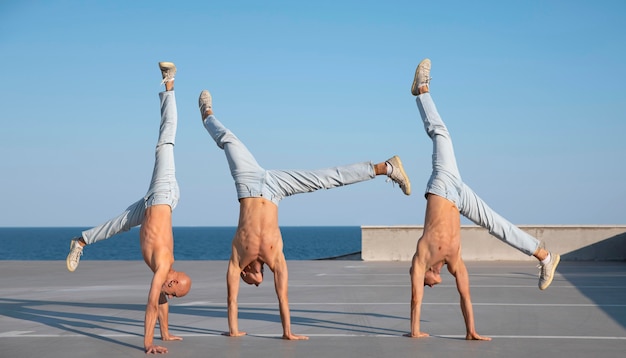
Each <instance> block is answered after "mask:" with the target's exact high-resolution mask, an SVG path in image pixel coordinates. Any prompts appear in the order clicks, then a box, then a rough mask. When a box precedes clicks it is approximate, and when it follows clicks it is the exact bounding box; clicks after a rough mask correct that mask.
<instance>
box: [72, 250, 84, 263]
mask: <svg viewBox="0 0 626 358" xmlns="http://www.w3.org/2000/svg"><path fill="white" fill-rule="evenodd" d="M81 256H83V250H82V249H75V250H72V254H71V255H70V260H71V261H77V259H78V258H79V257H81Z"/></svg>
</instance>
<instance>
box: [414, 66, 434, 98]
mask: <svg viewBox="0 0 626 358" xmlns="http://www.w3.org/2000/svg"><path fill="white" fill-rule="evenodd" d="M430 80H431V78H430V60H429V59H427V58H425V59H423V60H422V62H420V63H419V65H417V69H415V78H413V86H411V93H412V94H413V95H414V96H417V95H419V94H420V93H419V91H418V88H420V87H421V86H425V85H426V86H427V85H428V84H429V83H430Z"/></svg>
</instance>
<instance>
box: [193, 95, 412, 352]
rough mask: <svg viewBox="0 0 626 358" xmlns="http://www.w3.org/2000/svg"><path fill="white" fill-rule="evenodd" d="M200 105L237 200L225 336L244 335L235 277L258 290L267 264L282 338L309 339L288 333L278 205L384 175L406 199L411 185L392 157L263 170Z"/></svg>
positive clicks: (205, 99) (207, 102)
mask: <svg viewBox="0 0 626 358" xmlns="http://www.w3.org/2000/svg"><path fill="white" fill-rule="evenodd" d="M199 105H200V114H201V116H202V123H203V124H204V127H205V128H206V130H207V131H208V132H209V134H210V135H211V137H212V138H213V140H215V142H216V144H217V146H218V147H220V148H221V149H223V150H224V152H225V154H226V159H227V160H228V165H229V167H230V172H231V175H232V176H233V179H234V180H235V187H236V189H237V196H238V199H239V223H238V227H237V231H236V233H235V237H234V238H233V242H232V255H231V258H230V262H229V264H228V271H227V274H226V284H227V289H228V327H229V332H228V333H225V335H228V336H234V337H236V336H242V335H245V334H246V333H245V332H242V331H240V330H239V326H238V322H237V316H238V314H237V313H238V311H237V310H238V307H237V296H238V294H239V278H240V277H241V279H242V280H243V281H244V282H246V283H247V284H250V285H256V286H258V285H259V284H261V282H262V281H263V267H264V265H267V267H269V269H270V270H272V272H273V273H274V288H275V290H276V296H277V297H278V304H279V310H280V319H281V322H282V325H283V338H284V339H290V340H292V339H293V340H300V339H308V337H305V336H299V335H295V334H293V333H292V332H291V318H290V314H289V301H288V297H287V281H288V273H287V262H286V261H285V255H284V254H283V240H282V237H281V233H280V229H279V227H278V203H279V201H280V200H281V199H283V198H285V197H287V196H290V195H294V194H299V193H307V192H312V191H315V190H318V189H330V188H335V187H338V186H343V185H349V184H353V183H358V182H362V181H366V180H370V179H373V178H374V177H375V176H376V175H387V176H388V177H389V179H390V180H392V181H393V182H395V183H397V184H399V186H400V188H401V189H402V191H403V192H404V194H406V195H409V194H410V193H411V183H410V182H409V178H408V177H407V176H406V173H405V172H404V168H403V167H402V162H401V161H400V158H398V157H397V156H394V157H392V158H390V159H389V160H387V161H386V162H381V163H378V164H372V163H371V162H362V163H356V164H351V165H347V166H340V167H335V168H327V169H319V170H265V169H263V168H262V167H261V166H260V165H259V164H258V163H257V162H256V160H255V159H254V157H253V156H252V154H251V153H250V152H249V151H248V149H247V148H246V147H245V146H244V144H243V143H242V142H241V141H240V140H239V139H238V138H237V137H236V136H235V135H234V134H233V133H232V132H231V131H230V130H228V129H227V128H225V127H224V126H223V125H222V123H220V122H219V121H218V120H217V118H215V116H214V115H213V109H212V100H211V95H210V94H209V92H208V91H206V90H205V91H202V93H201V94H200V98H199Z"/></svg>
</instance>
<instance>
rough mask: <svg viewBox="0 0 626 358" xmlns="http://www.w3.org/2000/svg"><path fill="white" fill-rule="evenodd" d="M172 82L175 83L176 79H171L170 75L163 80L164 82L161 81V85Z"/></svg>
mask: <svg viewBox="0 0 626 358" xmlns="http://www.w3.org/2000/svg"><path fill="white" fill-rule="evenodd" d="M170 81H174V77H170V76H169V74H168V75H166V76H165V77H164V78H163V81H161V84H162V85H164V84H165V83H166V82H170Z"/></svg>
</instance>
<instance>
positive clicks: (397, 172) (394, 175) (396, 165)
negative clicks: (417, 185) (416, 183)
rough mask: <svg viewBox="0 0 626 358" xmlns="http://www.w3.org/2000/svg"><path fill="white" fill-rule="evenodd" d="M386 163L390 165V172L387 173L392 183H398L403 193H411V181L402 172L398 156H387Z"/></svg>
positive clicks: (402, 168)
mask: <svg viewBox="0 0 626 358" xmlns="http://www.w3.org/2000/svg"><path fill="white" fill-rule="evenodd" d="M386 163H387V164H388V165H390V166H391V173H390V174H389V175H387V176H388V177H389V179H391V180H392V181H393V182H394V183H396V184H398V185H400V189H402V192H403V193H404V194H405V195H411V181H410V180H409V177H408V176H407V175H406V173H405V172H404V167H403V166H402V161H401V160H400V157H398V156H397V155H394V156H393V157H391V158H389V159H388V160H387V161H386ZM389 179H387V180H389Z"/></svg>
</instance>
